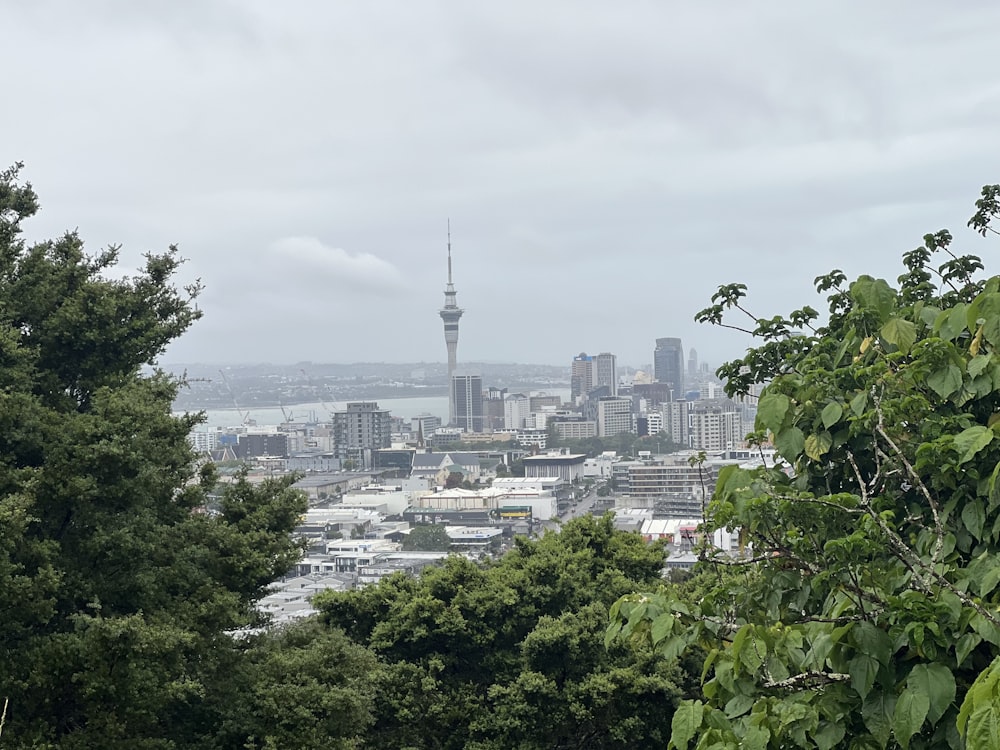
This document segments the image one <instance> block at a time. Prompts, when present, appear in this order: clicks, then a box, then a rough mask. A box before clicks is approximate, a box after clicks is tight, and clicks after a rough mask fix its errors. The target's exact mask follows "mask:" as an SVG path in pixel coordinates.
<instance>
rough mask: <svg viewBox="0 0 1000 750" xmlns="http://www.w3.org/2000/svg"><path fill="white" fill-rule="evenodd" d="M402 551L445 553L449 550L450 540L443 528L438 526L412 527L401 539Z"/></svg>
mask: <svg viewBox="0 0 1000 750" xmlns="http://www.w3.org/2000/svg"><path fill="white" fill-rule="evenodd" d="M403 549H404V550H406V551H408V552H447V551H448V550H449V549H451V538H450V537H449V536H448V531H447V530H446V529H445V527H444V526H441V525H439V524H426V525H422V526H414V527H413V528H412V529H411V530H410V533H409V534H407V535H406V536H405V537H403Z"/></svg>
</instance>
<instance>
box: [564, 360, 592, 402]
mask: <svg viewBox="0 0 1000 750" xmlns="http://www.w3.org/2000/svg"><path fill="white" fill-rule="evenodd" d="M593 389H594V358H593V357H591V356H590V355H589V354H587V353H586V352H580V353H579V354H578V355H577V356H575V357H573V364H572V366H571V368H570V373H569V397H570V400H571V401H573V402H574V403H576V400H577V399H578V398H579V397H580V396H586V395H587V394H588V393H590V392H591V391H592V390H593Z"/></svg>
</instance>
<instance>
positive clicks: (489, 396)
mask: <svg viewBox="0 0 1000 750" xmlns="http://www.w3.org/2000/svg"><path fill="white" fill-rule="evenodd" d="M506 398H507V389H506V388H498V387H497V386H492V387H490V388H487V389H486V391H485V392H484V393H483V430H485V431H486V432H492V431H494V430H502V429H503V428H504V419H505V417H506V411H505V403H506Z"/></svg>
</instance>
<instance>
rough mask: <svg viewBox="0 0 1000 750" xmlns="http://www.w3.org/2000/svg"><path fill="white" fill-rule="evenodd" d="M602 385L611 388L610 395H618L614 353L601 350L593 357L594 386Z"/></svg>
mask: <svg viewBox="0 0 1000 750" xmlns="http://www.w3.org/2000/svg"><path fill="white" fill-rule="evenodd" d="M602 385H606V386H608V388H610V389H611V395H612V396H617V395H618V368H617V366H616V365H615V355H614V354H611V353H610V352H601V353H600V354H598V355H597V356H596V357H594V387H595V388H597V387H600V386H602Z"/></svg>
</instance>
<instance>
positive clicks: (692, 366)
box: [688, 348, 698, 382]
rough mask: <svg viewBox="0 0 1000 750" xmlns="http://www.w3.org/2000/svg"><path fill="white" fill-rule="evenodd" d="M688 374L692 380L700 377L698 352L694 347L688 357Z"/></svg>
mask: <svg viewBox="0 0 1000 750" xmlns="http://www.w3.org/2000/svg"><path fill="white" fill-rule="evenodd" d="M688 376H689V377H690V378H691V381H692V382H694V381H695V380H696V379H697V378H698V352H697V350H696V349H694V348H692V349H691V355H690V356H689V357H688Z"/></svg>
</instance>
